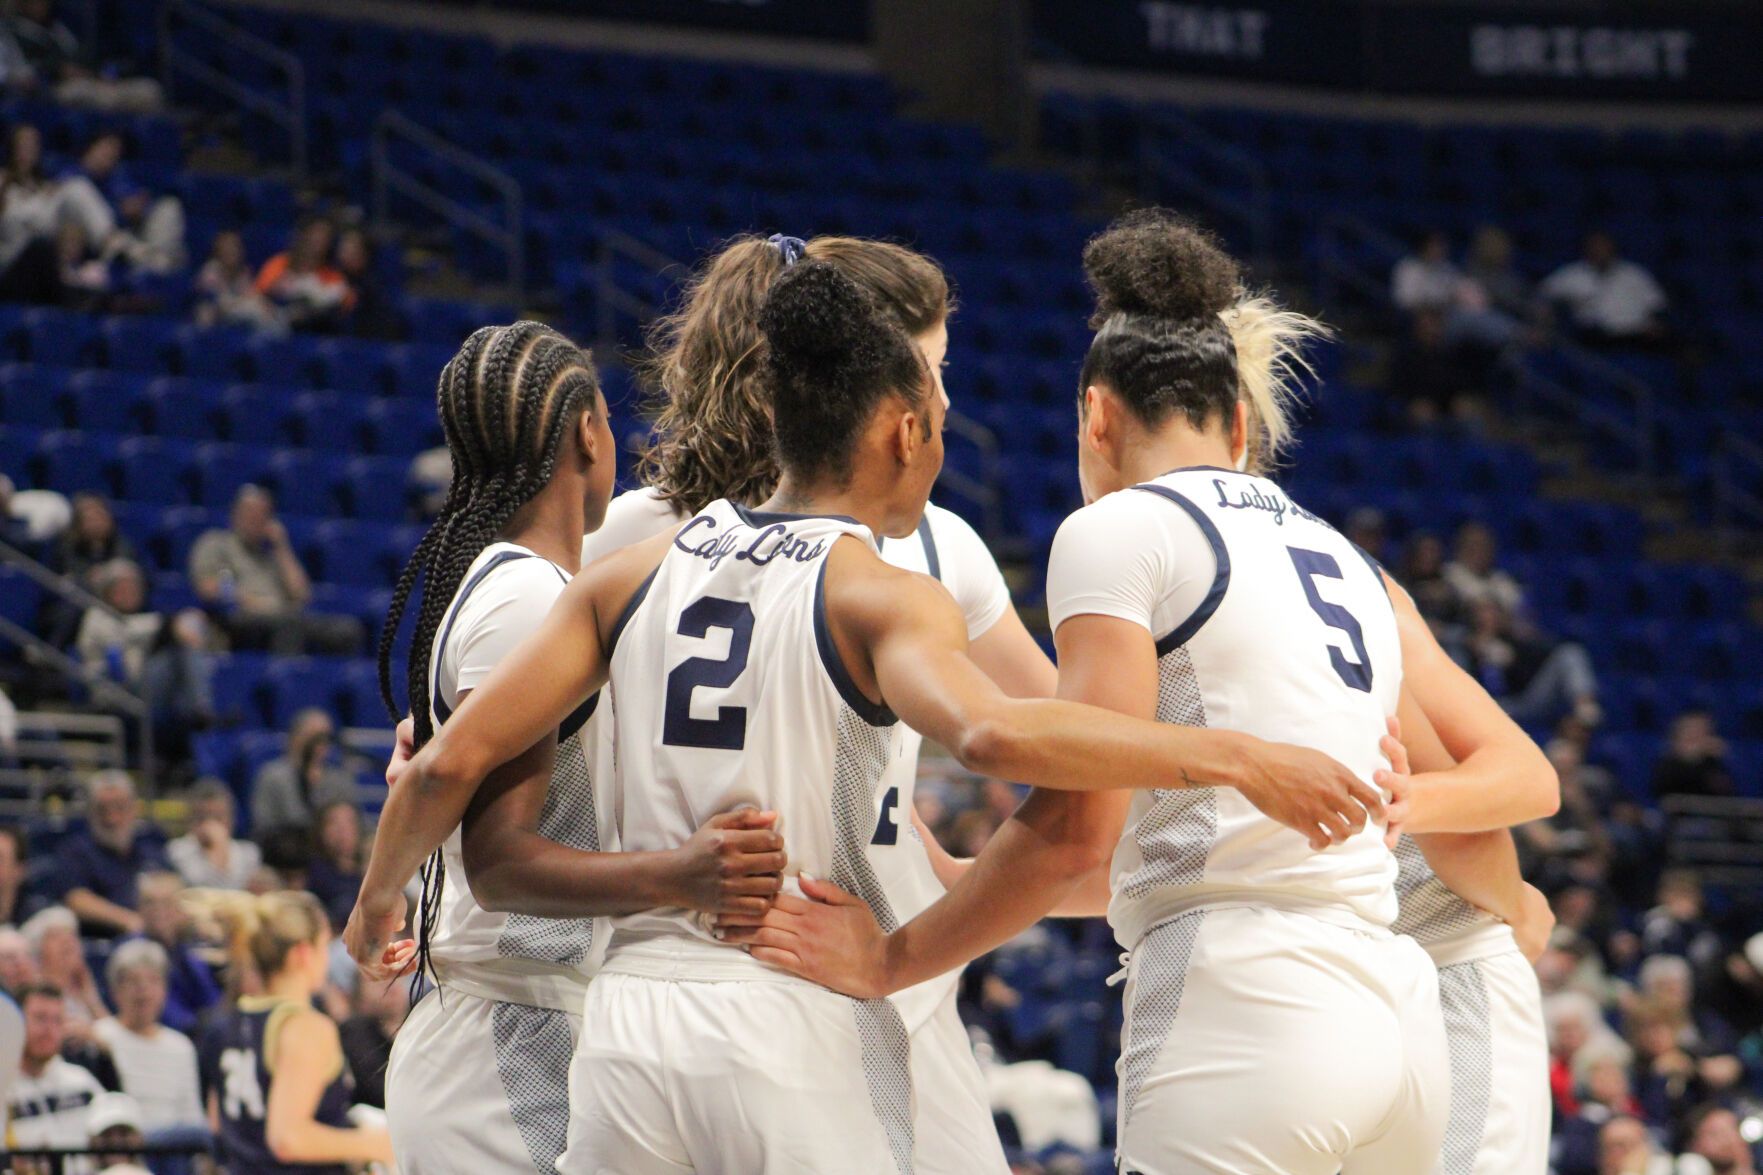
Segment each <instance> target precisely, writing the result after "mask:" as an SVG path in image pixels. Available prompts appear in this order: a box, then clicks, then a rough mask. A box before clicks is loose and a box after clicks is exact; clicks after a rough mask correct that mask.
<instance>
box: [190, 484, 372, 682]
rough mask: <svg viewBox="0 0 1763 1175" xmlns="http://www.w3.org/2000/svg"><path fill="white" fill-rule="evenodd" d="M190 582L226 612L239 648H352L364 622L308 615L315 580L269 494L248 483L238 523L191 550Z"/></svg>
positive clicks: (236, 510)
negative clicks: (289, 539) (307, 606)
mask: <svg viewBox="0 0 1763 1175" xmlns="http://www.w3.org/2000/svg"><path fill="white" fill-rule="evenodd" d="M190 585H191V586H192V587H193V588H194V589H195V591H196V596H197V598H199V599H200V600H202V602H203V603H204V604H206V605H208V606H209V607H210V608H213V609H215V610H217V611H218V612H219V613H220V622H221V624H222V625H223V626H224V627H225V629H226V632H227V635H228V636H229V637H231V639H232V641H233V644H234V646H235V647H238V648H252V649H261V648H267V649H268V650H269V651H270V652H272V653H285V654H295V653H307V652H313V653H340V654H349V653H354V652H356V651H357V650H359V649H360V648H361V622H360V621H359V620H357V619H356V618H355V617H353V616H329V615H324V614H321V613H317V612H307V611H306V604H307V601H309V600H310V599H311V598H312V581H311V580H310V579H308V578H307V576H306V569H305V568H304V567H302V566H301V565H300V558H299V556H297V555H295V554H294V548H293V547H292V546H291V545H290V544H289V543H288V530H287V528H286V527H285V526H283V525H282V523H281V520H280V519H278V518H277V517H276V516H275V501H274V499H273V498H271V497H270V495H269V493H268V491H266V490H264V489H262V488H261V487H259V486H253V485H247V486H244V487H242V488H241V489H240V490H239V493H238V495H237V496H236V497H235V498H234V499H233V510H232V525H231V526H230V527H229V528H228V529H226V530H211V531H208V532H206V533H205V534H203V535H202V536H201V537H200V538H198V539H197V540H196V544H195V546H194V547H192V548H191V549H190Z"/></svg>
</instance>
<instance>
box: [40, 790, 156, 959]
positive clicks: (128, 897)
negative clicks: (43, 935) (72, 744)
mask: <svg viewBox="0 0 1763 1175" xmlns="http://www.w3.org/2000/svg"><path fill="white" fill-rule="evenodd" d="M86 796H87V800H86V829H85V831H84V832H80V833H76V834H75V835H73V836H70V837H68V838H67V839H66V840H65V841H63V842H62V843H61V848H60V851H59V856H60V858H61V900H62V901H63V902H64V903H66V905H67V907H68V909H70V910H72V911H73V912H74V913H75V914H77V915H78V916H79V919H80V925H81V928H82V930H83V931H84V932H85V933H87V934H90V935H94V936H99V937H105V938H109V937H112V936H115V935H118V934H139V933H140V932H141V915H140V914H139V913H137V912H136V906H137V905H138V900H139V893H138V890H137V887H136V878H137V877H138V876H139V875H140V874H142V873H145V872H148V871H149V870H154V869H164V868H166V864H165V849H164V846H163V844H162V843H161V842H160V840H159V837H158V835H157V832H156V830H154V829H153V828H152V827H151V826H150V825H148V824H146V823H145V822H143V821H142V820H141V802H140V800H139V798H137V797H136V795H135V781H134V780H133V779H130V778H129V775H128V773H127V772H125V771H100V772H97V773H96V774H94V775H93V776H92V777H91V779H90V780H89V781H88V782H87V784H86Z"/></svg>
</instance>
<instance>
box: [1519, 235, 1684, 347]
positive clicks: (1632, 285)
mask: <svg viewBox="0 0 1763 1175" xmlns="http://www.w3.org/2000/svg"><path fill="white" fill-rule="evenodd" d="M1538 293H1539V295H1540V296H1541V297H1542V299H1543V300H1544V301H1545V302H1546V303H1549V304H1551V305H1560V306H1563V307H1564V308H1565V309H1566V311H1567V314H1568V317H1569V319H1570V321H1571V322H1572V324H1573V328H1574V331H1575V332H1576V334H1577V335H1578V337H1579V338H1580V339H1581V340H1582V341H1583V342H1587V343H1591V344H1595V345H1600V346H1641V345H1645V346H1657V345H1661V344H1663V343H1665V342H1666V341H1667V339H1668V336H1669V332H1668V330H1667V328H1666V325H1665V321H1664V318H1663V315H1664V313H1665V308H1666V298H1665V291H1664V290H1662V289H1660V288H1659V283H1658V282H1657V281H1655V280H1653V275H1652V274H1650V273H1648V272H1647V271H1646V270H1645V269H1643V268H1641V267H1640V266H1639V265H1636V264H1635V263H1634V262H1632V261H1627V260H1624V259H1623V258H1622V257H1621V256H1620V255H1619V254H1618V253H1617V251H1616V239H1615V238H1614V237H1612V236H1611V235H1610V234H1609V233H1607V232H1603V231H1595V232H1590V233H1587V234H1586V237H1585V244H1584V246H1583V248H1582V250H1581V253H1580V259H1579V260H1578V261H1573V262H1569V263H1568V264H1566V265H1563V266H1562V267H1561V268H1560V269H1557V270H1556V271H1555V272H1554V273H1551V274H1550V275H1549V276H1548V277H1547V278H1545V279H1544V280H1543V284H1542V286H1541V287H1540V288H1539V290H1538Z"/></svg>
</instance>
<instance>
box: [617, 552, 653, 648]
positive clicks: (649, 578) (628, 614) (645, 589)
mask: <svg viewBox="0 0 1763 1175" xmlns="http://www.w3.org/2000/svg"><path fill="white" fill-rule="evenodd" d="M660 573H661V564H660V563H657V564H656V565H655V570H653V571H651V572H649V574H648V575H645V576H644V577H643V582H642V583H640V584H638V585H637V590H636V591H634V592H632V593H631V598H630V599H629V600H626V601H625V605H624V611H622V612H620V613H619V614H618V620H617V622H616V623H614V624H613V626H612V631H611V632H609V633H607V634H606V659H607V660H608V661H610V660H611V659H612V653H613V650H615V649H617V648H618V638H619V637H621V636H623V635H624V630H625V627H626V626H627V625H629V624H630V622H631V618H632V617H634V616H635V615H636V614H637V609H638V608H641V607H642V606H643V601H644V600H646V599H648V598H649V589H650V588H651V587H652V586H654V583H655V577H656V576H657V575H659V574H660Z"/></svg>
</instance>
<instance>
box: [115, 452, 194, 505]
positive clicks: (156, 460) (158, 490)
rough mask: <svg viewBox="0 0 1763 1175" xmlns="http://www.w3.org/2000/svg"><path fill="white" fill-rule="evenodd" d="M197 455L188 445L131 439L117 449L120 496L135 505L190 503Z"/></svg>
mask: <svg viewBox="0 0 1763 1175" xmlns="http://www.w3.org/2000/svg"><path fill="white" fill-rule="evenodd" d="M195 463H196V452H195V450H194V448H193V447H191V446H190V445H189V444H188V443H180V442H179V441H177V440H166V439H162V438H160V437H129V438H128V439H126V440H124V441H123V442H122V443H121V444H120V445H118V446H117V493H118V495H119V496H120V497H124V498H128V499H130V500H131V501H136V502H159V503H164V504H166V505H172V504H176V503H181V502H187V501H189V500H190V488H191V486H192V484H193V479H194V476H195Z"/></svg>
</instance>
